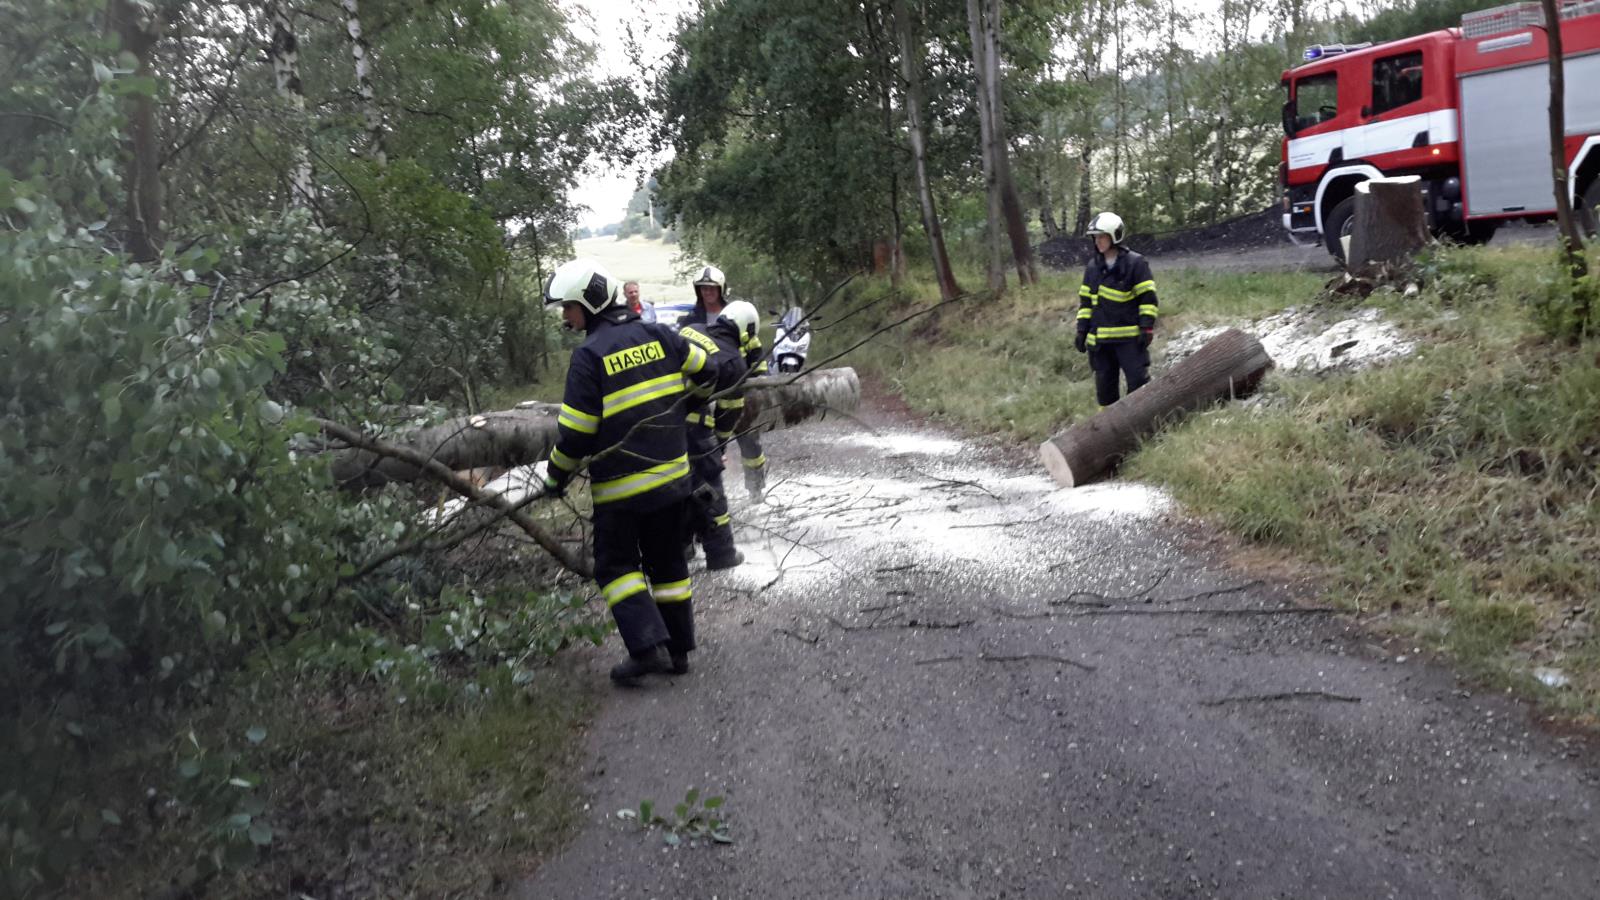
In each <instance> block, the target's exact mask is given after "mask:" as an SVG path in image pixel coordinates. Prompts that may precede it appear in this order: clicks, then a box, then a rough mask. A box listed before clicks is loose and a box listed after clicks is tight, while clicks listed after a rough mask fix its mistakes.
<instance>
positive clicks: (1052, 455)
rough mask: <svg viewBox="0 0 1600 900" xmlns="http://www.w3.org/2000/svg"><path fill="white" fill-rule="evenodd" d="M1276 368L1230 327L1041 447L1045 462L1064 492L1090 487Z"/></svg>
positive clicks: (1245, 392)
mask: <svg viewBox="0 0 1600 900" xmlns="http://www.w3.org/2000/svg"><path fill="white" fill-rule="evenodd" d="M1271 366H1272V357H1270V356H1268V355H1267V351H1266V350H1265V349H1264V348H1262V346H1261V342H1260V341H1258V340H1256V339H1255V336H1254V335H1250V334H1246V333H1244V332H1242V331H1240V330H1238V329H1237V328H1230V329H1228V330H1227V331H1224V332H1223V333H1222V334H1219V335H1217V336H1216V337H1215V338H1212V339H1211V341H1210V342H1209V343H1207V344H1206V345H1205V346H1204V347H1202V348H1200V350H1198V351H1197V352H1195V353H1194V355H1192V356H1190V357H1188V358H1186V359H1184V360H1183V361H1182V362H1180V363H1178V364H1177V365H1175V366H1173V367H1172V369H1171V370H1170V371H1168V372H1167V373H1166V374H1164V375H1162V376H1161V377H1160V378H1156V379H1153V380H1152V381H1150V383H1149V384H1146V385H1145V386H1144V387H1142V388H1140V389H1138V390H1137V391H1134V392H1133V393H1131V394H1128V395H1127V396H1125V397H1123V398H1122V399H1121V400H1118V401H1117V402H1116V403H1113V404H1111V405H1110V406H1108V407H1106V408H1105V409H1103V410H1101V411H1100V412H1098V413H1096V414H1095V415H1093V416H1090V417H1089V418H1087V419H1084V420H1083V421H1081V422H1078V423H1076V424H1074V425H1072V426H1071V427H1069V428H1067V429H1065V430H1064V431H1062V432H1061V433H1060V434H1057V435H1056V436H1055V437H1053V438H1051V439H1050V440H1048V441H1045V442H1044V443H1043V444H1040V445H1039V459H1040V461H1041V462H1043V463H1044V467H1045V469H1046V470H1047V471H1049V473H1050V477H1052V478H1054V479H1055V480H1056V483H1057V484H1059V485H1061V486H1062V487H1074V486H1076V485H1081V484H1086V483H1088V482H1090V481H1092V480H1093V479H1095V478H1097V477H1098V476H1100V475H1101V474H1103V473H1105V472H1106V471H1107V470H1109V469H1110V468H1111V467H1112V466H1115V465H1116V464H1117V463H1118V462H1119V461H1121V459H1122V458H1123V457H1124V456H1126V455H1127V454H1128V453H1129V452H1130V451H1132V450H1133V449H1134V447H1136V446H1138V443H1139V441H1140V440H1142V439H1143V438H1145V437H1146V436H1148V435H1150V434H1153V433H1155V432H1156V431H1157V430H1158V429H1160V428H1162V427H1164V426H1165V425H1167V424H1169V423H1171V422H1175V421H1177V420H1178V419H1179V418H1181V417H1182V416H1183V415H1184V414H1185V413H1188V412H1190V411H1191V410H1195V409H1199V408H1200V407H1202V406H1207V405H1210V404H1212V403H1214V402H1216V401H1218V400H1226V399H1230V398H1233V397H1243V396H1246V395H1248V394H1250V393H1251V392H1253V391H1254V390H1255V389H1256V386H1257V385H1259V384H1260V383H1261V378H1262V376H1263V375H1265V374H1266V372H1267V369H1269V368H1270V367H1271Z"/></svg>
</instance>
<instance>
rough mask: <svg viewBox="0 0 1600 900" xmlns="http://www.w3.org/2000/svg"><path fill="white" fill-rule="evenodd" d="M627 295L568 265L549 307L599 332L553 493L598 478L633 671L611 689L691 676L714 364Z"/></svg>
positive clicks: (604, 590) (586, 348) (612, 589)
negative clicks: (695, 548)
mask: <svg viewBox="0 0 1600 900" xmlns="http://www.w3.org/2000/svg"><path fill="white" fill-rule="evenodd" d="M621 285H622V283H621V282H620V281H617V280H616V279H615V278H613V277H612V276H611V275H610V273H608V272H607V271H606V270H605V269H604V268H602V267H601V266H600V265H599V264H598V263H596V262H594V261H592V260H582V259H580V260H575V261H573V262H569V263H565V264H563V265H562V266H560V267H559V268H557V269H556V271H555V273H554V274H552V275H551V276H550V279H549V280H548V281H547V282H546V283H545V288H544V302H545V305H546V306H560V307H561V315H562V317H563V319H565V321H566V324H567V327H569V328H572V329H574V330H577V329H582V330H583V331H585V332H587V335H588V336H587V337H586V338H584V341H583V343H582V344H580V345H579V346H578V348H577V349H576V350H574V351H572V362H571V363H570V365H569V366H568V368H567V386H566V392H565V394H564V395H563V397H562V402H561V412H560V414H559V416H558V417H557V419H556V425H557V438H556V446H555V448H554V449H553V450H551V451H550V459H549V462H548V465H547V469H546V471H547V473H548V474H547V475H546V476H545V490H546V492H547V493H548V494H551V495H554V496H559V495H560V494H562V493H563V492H564V491H565V490H566V486H567V483H568V482H569V481H570V480H571V479H572V477H573V476H574V475H575V474H577V472H578V470H579V469H581V468H583V467H585V466H587V467H588V469H589V478H590V482H589V492H590V496H591V498H592V499H593V501H594V571H595V580H596V581H598V582H599V585H600V592H601V594H602V595H604V597H605V600H606V606H607V607H609V608H610V610H611V615H612V617H613V618H615V619H616V621H617V631H618V632H619V633H620V634H621V635H622V641H623V643H624V644H626V645H627V648H628V659H627V660H625V661H624V662H622V663H621V664H619V665H617V666H616V667H614V668H613V669H612V670H611V678H612V679H613V680H614V681H617V682H618V683H621V684H631V683H634V682H636V681H637V680H638V679H639V678H641V677H643V676H644V675H648V674H651V673H655V672H663V673H665V672H670V673H672V674H682V673H684V672H687V671H689V651H690V650H693V649H694V646H695V641H694V607H693V592H692V591H691V590H690V585H689V567H688V563H687V562H686V561H685V560H684V558H683V534H684V517H685V513H686V511H687V507H686V505H685V504H686V503H687V500H688V497H689V489H690V485H689V457H688V446H687V431H686V428H685V424H684V417H685V408H686V401H687V400H688V399H689V397H688V395H689V394H691V393H698V394H699V395H701V396H709V395H710V393H711V390H712V385H713V382H714V379H715V372H714V371H713V370H712V367H711V365H710V364H709V362H708V361H707V355H706V352H705V351H704V350H703V349H701V348H700V347H697V346H695V345H694V344H691V343H689V342H688V341H686V340H684V338H683V336H682V335H680V334H679V333H678V332H676V331H674V330H673V329H671V328H669V327H667V326H665V325H658V324H653V323H645V322H641V321H640V320H639V316H638V315H637V314H636V313H634V312H632V311H631V310H629V309H628V307H627V306H626V305H625V304H624V303H622V302H620V290H619V289H620V288H621Z"/></svg>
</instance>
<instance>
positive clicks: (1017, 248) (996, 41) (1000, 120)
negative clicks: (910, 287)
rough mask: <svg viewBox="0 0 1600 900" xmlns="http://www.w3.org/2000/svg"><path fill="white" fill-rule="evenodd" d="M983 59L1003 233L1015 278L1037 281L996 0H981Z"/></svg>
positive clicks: (998, 6) (1023, 280)
mask: <svg viewBox="0 0 1600 900" xmlns="http://www.w3.org/2000/svg"><path fill="white" fill-rule="evenodd" d="M985 3H986V4H987V6H988V14H987V15H986V16H985V18H984V23H983V26H984V44H985V48H984V62H985V64H986V65H988V67H989V74H988V77H987V78H986V79H985V80H986V82H987V84H988V90H989V118H990V127H989V136H990V139H991V140H993V141H994V161H995V176H996V178H997V179H998V180H999V183H1000V209H1001V211H1002V213H1003V214H1004V215H1005V223H1006V233H1007V234H1008V235H1010V236H1011V256H1012V259H1013V260H1014V261H1015V262H1016V264H1017V281H1019V282H1021V283H1022V284H1037V283H1038V282H1039V267H1038V265H1037V264H1035V263H1034V261H1033V244H1032V243H1031V242H1030V241H1029V240H1028V224H1027V221H1026V219H1025V218H1024V214H1023V209H1022V198H1020V197H1019V196H1017V183H1016V180H1015V179H1014V178H1012V177H1011V143H1010V141H1009V140H1008V139H1007V138H1006V105H1005V100H1004V97H1003V95H1002V93H1001V89H1000V85H1001V80H1000V0H985Z"/></svg>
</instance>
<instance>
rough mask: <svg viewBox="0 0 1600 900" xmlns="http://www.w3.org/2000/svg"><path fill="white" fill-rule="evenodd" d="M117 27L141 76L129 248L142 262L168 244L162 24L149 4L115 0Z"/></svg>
mask: <svg viewBox="0 0 1600 900" xmlns="http://www.w3.org/2000/svg"><path fill="white" fill-rule="evenodd" d="M109 12H110V17H109V18H110V22H111V27H112V29H113V30H114V32H115V34H116V37H117V39H118V40H119V41H120V43H121V45H122V51H123V52H124V53H127V54H129V55H131V56H132V57H133V59H134V76H135V78H137V79H138V82H136V83H135V84H134V86H133V88H132V89H131V90H130V91H129V92H128V94H127V99H126V104H127V119H128V145H129V148H128V149H129V152H128V169H127V177H126V179H125V182H126V188H127V248H128V252H129V254H131V255H132V257H133V258H134V259H135V260H137V261H139V262H148V261H150V260H153V259H155V258H156V257H158V256H160V255H161V245H162V243H163V238H164V234H163V229H162V211H163V206H164V198H163V192H162V185H161V148H160V139H161V134H160V130H159V127H158V125H157V123H156V96H155V91H156V88H155V85H156V81H155V69H154V67H153V59H154V51H155V47H156V41H157V40H158V39H159V28H160V22H159V20H158V19H157V9H156V7H155V6H154V5H152V4H149V3H135V2H133V0H111V5H110V7H109Z"/></svg>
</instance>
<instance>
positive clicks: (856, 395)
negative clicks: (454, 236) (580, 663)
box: [333, 368, 861, 489]
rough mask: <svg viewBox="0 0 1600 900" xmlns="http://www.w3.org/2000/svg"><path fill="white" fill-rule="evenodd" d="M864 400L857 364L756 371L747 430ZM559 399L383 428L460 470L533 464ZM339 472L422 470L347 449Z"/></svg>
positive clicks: (346, 475) (368, 482)
mask: <svg viewBox="0 0 1600 900" xmlns="http://www.w3.org/2000/svg"><path fill="white" fill-rule="evenodd" d="M860 405H861V383H860V381H859V380H857V378H856V373H855V370H854V369H850V368H839V369H819V370H817V371H814V372H807V373H806V374H804V375H770V376H766V377H763V378H752V379H750V380H749V382H747V383H746V385H745V411H744V417H743V418H742V419H741V420H740V425H739V428H740V430H741V431H758V432H761V431H775V430H777V429H780V428H792V427H794V426H796V425H800V424H802V423H805V422H813V421H821V420H823V419H825V418H827V417H829V416H836V415H849V414H851V413H854V412H855V411H856V409H857V408H858V407H859V406H860ZM560 408H561V407H560V405H559V404H555V403H537V402H531V401H530V402H527V403H520V404H518V405H517V408H516V409H506V410H500V411H498V412H487V413H482V414H480V415H475V416H463V417H461V418H459V419H451V420H450V421H448V422H444V423H442V424H439V425H434V426H432V427H429V428H421V429H417V430H416V431H411V432H407V433H403V434H396V435H384V436H383V439H384V440H385V441H386V442H387V443H388V444H390V445H393V446H397V447H404V448H407V449H409V450H415V451H417V452H418V453H421V454H423V455H424V456H426V457H428V458H429V459H433V460H437V461H438V462H440V463H442V464H443V465H445V466H446V467H448V468H450V469H452V470H455V471H461V470H464V469H473V468H478V467H483V466H495V467H500V468H512V467H515V466H526V465H532V464H533V463H536V462H539V461H540V460H543V459H545V458H546V457H548V456H549V455H550V448H551V447H553V446H555V442H556V415H557V413H558V412H559V411H560ZM333 477H334V479H335V480H336V481H337V482H338V483H339V486H340V487H344V488H352V489H354V488H372V487H380V486H382V485H384V484H387V483H389V482H391V481H415V480H417V479H419V478H422V477H423V473H422V472H421V471H420V470H419V469H417V467H416V466H413V465H411V464H410V463H408V462H405V461H403V460H401V459H397V458H394V457H386V456H379V455H378V454H376V453H372V452H369V451H364V450H341V451H339V455H338V457H337V458H336V459H335V460H334V463H333Z"/></svg>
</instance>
